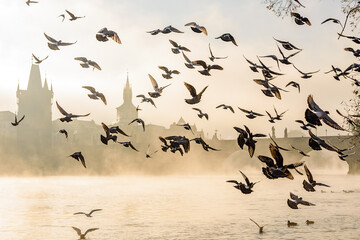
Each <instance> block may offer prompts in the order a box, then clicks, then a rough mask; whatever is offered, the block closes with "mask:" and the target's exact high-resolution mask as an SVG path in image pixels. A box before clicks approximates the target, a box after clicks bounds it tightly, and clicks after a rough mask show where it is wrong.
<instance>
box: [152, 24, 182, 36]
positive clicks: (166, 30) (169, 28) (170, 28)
mask: <svg viewBox="0 0 360 240" xmlns="http://www.w3.org/2000/svg"><path fill="white" fill-rule="evenodd" d="M171 32H175V33H184V32H182V31H180V30H178V29H177V28H174V27H173V26H171V25H169V26H167V27H165V28H164V29H163V30H160V29H155V30H152V31H149V32H147V33H150V34H151V35H157V34H159V33H163V34H168V33H171Z"/></svg>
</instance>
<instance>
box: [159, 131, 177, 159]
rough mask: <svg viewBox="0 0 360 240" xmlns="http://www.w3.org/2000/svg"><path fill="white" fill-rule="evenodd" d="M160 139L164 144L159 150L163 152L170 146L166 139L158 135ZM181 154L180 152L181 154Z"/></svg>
mask: <svg viewBox="0 0 360 240" xmlns="http://www.w3.org/2000/svg"><path fill="white" fill-rule="evenodd" d="M159 139H160V141H161V142H162V143H163V144H164V145H161V150H162V151H163V152H167V150H168V149H169V148H170V145H169V144H168V143H167V141H166V139H165V138H163V137H161V136H160V137H159ZM181 155H182V154H181Z"/></svg>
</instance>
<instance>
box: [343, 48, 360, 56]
mask: <svg viewBox="0 0 360 240" xmlns="http://www.w3.org/2000/svg"><path fill="white" fill-rule="evenodd" d="M344 50H345V51H348V52H352V53H353V55H354V56H355V57H360V49H356V50H354V49H353V48H351V47H347V48H344Z"/></svg>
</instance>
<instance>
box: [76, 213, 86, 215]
mask: <svg viewBox="0 0 360 240" xmlns="http://www.w3.org/2000/svg"><path fill="white" fill-rule="evenodd" d="M79 214H84V215H86V213H84V212H76V213H74V215H79Z"/></svg>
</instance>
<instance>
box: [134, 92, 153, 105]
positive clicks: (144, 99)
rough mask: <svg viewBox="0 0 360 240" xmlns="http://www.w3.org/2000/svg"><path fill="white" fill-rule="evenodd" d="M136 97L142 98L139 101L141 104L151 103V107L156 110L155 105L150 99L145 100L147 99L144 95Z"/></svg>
mask: <svg viewBox="0 0 360 240" xmlns="http://www.w3.org/2000/svg"><path fill="white" fill-rule="evenodd" d="M136 97H140V98H142V99H141V102H142V103H143V102H149V103H151V105H153V106H154V107H155V108H156V105H155V103H154V101H153V100H152V98H147V97H145V95H143V94H140V95H137V96H136Z"/></svg>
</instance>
